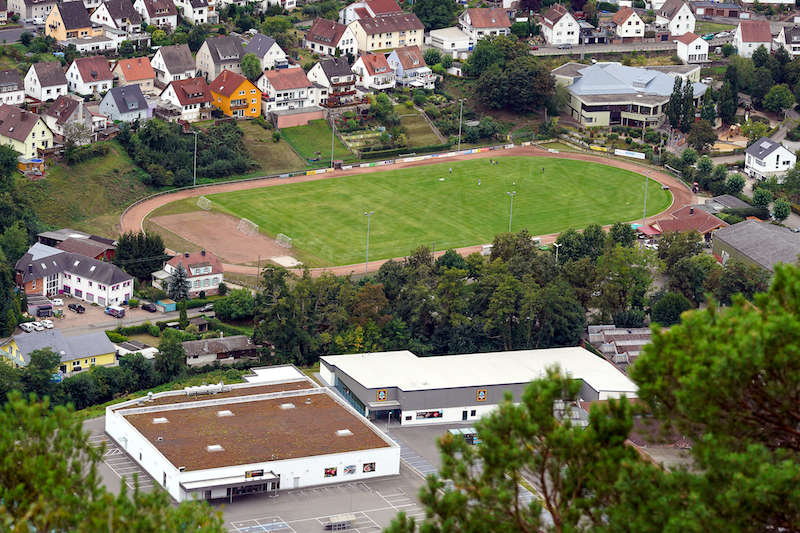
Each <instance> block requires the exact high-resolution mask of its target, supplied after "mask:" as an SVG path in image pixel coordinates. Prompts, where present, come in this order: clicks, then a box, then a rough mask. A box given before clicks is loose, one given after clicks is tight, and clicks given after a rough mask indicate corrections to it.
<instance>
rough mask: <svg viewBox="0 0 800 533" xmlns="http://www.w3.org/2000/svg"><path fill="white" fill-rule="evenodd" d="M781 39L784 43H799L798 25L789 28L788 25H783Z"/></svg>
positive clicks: (799, 30) (799, 29) (799, 32)
mask: <svg viewBox="0 0 800 533" xmlns="http://www.w3.org/2000/svg"><path fill="white" fill-rule="evenodd" d="M783 40H784V42H785V43H786V44H798V43H800V27H798V26H793V27H791V28H789V27H788V26H785V27H784V28H783Z"/></svg>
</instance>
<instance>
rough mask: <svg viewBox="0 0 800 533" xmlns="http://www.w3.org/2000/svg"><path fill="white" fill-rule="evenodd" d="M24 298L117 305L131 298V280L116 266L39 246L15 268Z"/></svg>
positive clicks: (28, 252)
mask: <svg viewBox="0 0 800 533" xmlns="http://www.w3.org/2000/svg"><path fill="white" fill-rule="evenodd" d="M15 272H16V283H17V286H18V287H19V288H20V289H22V290H24V291H25V294H39V295H42V296H49V295H58V294H70V295H72V296H74V297H75V298H78V299H81V300H84V301H86V302H89V303H96V304H97V305H101V306H105V305H118V304H121V303H122V302H125V301H127V300H128V299H129V298H130V297H131V296H132V295H133V278H132V277H131V275H130V274H127V273H125V272H124V271H123V270H122V269H120V268H119V267H118V266H116V265H114V264H111V263H109V262H107V261H98V260H97V259H92V258H90V257H86V256H84V255H81V254H75V253H72V252H64V251H61V250H58V249H57V248H53V247H50V246H47V245H44V244H41V243H38V242H37V243H36V244H34V245H33V246H31V247H30V248H29V249H28V251H27V252H26V253H25V255H23V256H22V257H21V258H20V259H19V261H17V264H16V266H15Z"/></svg>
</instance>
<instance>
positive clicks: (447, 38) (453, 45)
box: [425, 26, 475, 59]
mask: <svg viewBox="0 0 800 533" xmlns="http://www.w3.org/2000/svg"><path fill="white" fill-rule="evenodd" d="M425 44H427V45H428V46H431V47H433V48H436V49H437V50H439V51H440V52H441V53H443V54H448V55H450V56H452V57H453V58H454V59H466V58H467V57H468V56H469V53H470V52H472V48H473V47H474V46H475V41H473V40H472V38H470V36H469V35H467V34H466V33H464V32H463V31H461V29H460V28H458V27H456V26H451V27H449V28H441V29H438V30H431V31H430V33H428V35H427V37H425Z"/></svg>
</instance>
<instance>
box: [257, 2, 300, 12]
mask: <svg viewBox="0 0 800 533" xmlns="http://www.w3.org/2000/svg"><path fill="white" fill-rule="evenodd" d="M269 6H281V8H283V10H284V11H291V10H292V9H294V8H296V7H297V0H261V10H262V11H266V10H267V9H269Z"/></svg>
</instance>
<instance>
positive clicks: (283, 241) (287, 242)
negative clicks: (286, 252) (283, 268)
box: [275, 233, 292, 248]
mask: <svg viewBox="0 0 800 533" xmlns="http://www.w3.org/2000/svg"><path fill="white" fill-rule="evenodd" d="M275 242H276V243H278V246H283V247H284V248H291V247H292V238H291V237H289V236H288V235H284V234H283V233H278V235H277V236H276V237H275Z"/></svg>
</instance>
